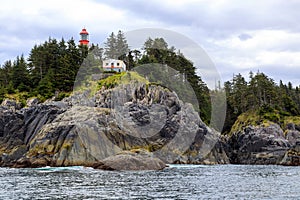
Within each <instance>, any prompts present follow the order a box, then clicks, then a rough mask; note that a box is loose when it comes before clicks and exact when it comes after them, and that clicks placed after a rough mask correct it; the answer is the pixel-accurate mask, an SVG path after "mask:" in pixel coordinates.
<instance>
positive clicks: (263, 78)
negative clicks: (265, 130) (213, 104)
mask: <svg viewBox="0 0 300 200" xmlns="http://www.w3.org/2000/svg"><path fill="white" fill-rule="evenodd" d="M224 90H225V92H226V97H227V101H226V103H227V113H226V121H225V126H224V130H223V131H224V132H228V131H230V128H231V126H232V125H233V123H234V122H235V121H236V119H237V117H238V116H239V115H240V114H242V113H244V112H247V111H249V110H256V111H257V112H258V114H261V115H263V114H264V113H266V112H268V113H271V114H272V113H273V114H274V113H278V115H279V116H297V115H299V114H300V91H299V87H298V86H296V87H293V85H292V83H291V82H288V84H284V83H283V82H282V81H280V82H279V84H276V83H275V82H274V80H273V79H272V78H269V77H268V76H267V75H266V74H264V73H261V72H257V73H256V74H254V73H253V72H250V73H249V80H248V81H246V79H245V78H244V77H243V76H242V75H241V74H237V75H235V76H234V77H233V79H232V80H230V81H227V82H225V83H224ZM271 116H272V115H271ZM273 116H274V117H273V118H270V120H272V121H275V122H279V119H278V117H276V116H275V115H273Z"/></svg>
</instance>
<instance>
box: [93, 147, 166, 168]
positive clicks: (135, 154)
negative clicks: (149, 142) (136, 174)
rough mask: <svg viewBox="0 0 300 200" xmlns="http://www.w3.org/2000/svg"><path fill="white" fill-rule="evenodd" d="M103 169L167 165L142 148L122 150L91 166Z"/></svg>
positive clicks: (163, 166) (160, 166)
mask: <svg viewBox="0 0 300 200" xmlns="http://www.w3.org/2000/svg"><path fill="white" fill-rule="evenodd" d="M93 167H94V168H96V169H104V170H162V169H164V168H165V167H167V165H166V164H165V163H164V162H163V161H162V160H160V159H159V158H156V157H154V155H153V154H152V153H150V152H147V151H144V150H131V151H122V152H120V153H119V154H117V155H114V156H110V157H108V158H106V159H104V160H102V161H101V162H100V163H98V164H95V165H94V166H93Z"/></svg>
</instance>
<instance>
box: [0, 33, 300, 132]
mask: <svg viewBox="0 0 300 200" xmlns="http://www.w3.org/2000/svg"><path fill="white" fill-rule="evenodd" d="M91 51H92V52H93V58H91V59H87V60H88V61H89V62H92V61H93V60H95V59H96V60H100V61H102V60H103V59H105V58H114V59H121V60H123V61H124V62H125V63H126V65H127V69H129V70H134V69H137V66H141V65H145V64H149V63H160V64H162V65H161V66H162V69H161V70H165V69H163V66H169V67H171V68H173V69H174V70H176V74H173V77H177V78H175V79H173V80H172V79H170V77H169V76H168V74H166V73H165V74H164V73H160V72H159V71H158V72H155V71H152V72H151V73H150V74H149V77H148V78H149V80H150V81H152V80H153V81H155V80H157V78H158V79H160V80H166V81H169V82H168V83H167V84H168V85H171V86H172V87H173V89H175V90H176V92H178V93H179V96H181V97H186V98H187V99H188V98H192V96H193V95H196V98H197V101H198V103H199V107H198V108H196V110H197V111H198V112H199V113H200V116H201V118H202V119H203V121H205V122H207V123H209V121H210V116H211V99H210V98H211V97H210V92H212V94H214V93H213V91H210V90H209V89H208V87H207V85H206V83H205V82H204V81H203V80H202V79H201V77H200V76H199V75H197V73H196V67H195V66H194V64H193V63H192V61H190V60H189V59H187V58H186V57H185V56H184V55H183V54H182V53H181V52H180V51H179V50H176V48H175V47H173V46H169V45H168V43H167V42H166V41H165V40H164V39H163V38H148V39H147V40H146V41H145V42H144V44H143V46H142V47H141V49H130V48H129V45H128V43H127V40H126V37H125V35H124V33H123V32H122V31H118V33H117V34H115V33H113V32H112V33H111V34H110V35H109V36H108V38H107V40H106V42H105V45H104V47H103V48H102V47H99V46H98V45H94V44H92V45H90V46H84V45H77V44H76V42H75V40H74V39H73V38H71V39H69V40H68V41H65V40H64V39H61V40H56V39H54V38H49V39H48V40H47V41H45V42H44V43H42V44H39V45H35V46H34V47H33V48H32V49H31V51H30V53H29V56H28V58H27V59H25V58H24V56H23V55H21V56H18V57H17V58H16V59H15V60H13V61H11V60H9V61H6V62H5V63H4V64H3V65H2V66H1V67H0V102H1V101H2V100H3V99H4V98H5V97H7V96H8V95H10V94H23V95H24V96H25V98H29V97H33V96H34V97H38V98H40V99H41V100H42V101H43V100H46V99H48V98H51V97H53V96H54V94H55V93H61V94H64V92H66V93H67V92H71V91H72V90H73V86H74V81H75V79H76V75H77V72H78V70H79V68H80V66H81V64H82V62H83V61H84V60H85V58H88V57H87V56H90V55H89V54H88V53H89V52H91ZM94 65H98V66H99V65H101V63H99V62H95V64H94ZM87 70H93V69H92V68H91V69H87ZM169 73H170V72H169ZM167 76H168V77H167ZM172 81H173V82H172ZM185 81H188V83H189V84H190V86H191V87H192V89H193V92H194V94H192V93H191V92H189V91H187V89H186V88H183V87H181V85H180V84H174V83H175V82H185ZM220 90H223V91H224V92H225V93H226V97H227V98H226V105H227V111H226V119H225V126H224V129H223V132H228V131H229V129H230V128H231V126H232V124H233V123H234V122H235V120H236V119H237V117H238V116H239V115H240V114H242V113H244V112H246V111H248V110H251V109H254V110H255V109H256V110H263V109H265V110H269V111H275V110H276V112H280V114H281V115H291V116H294V115H299V114H300V92H299V88H298V87H293V86H292V84H291V83H288V84H283V82H282V81H280V83H279V84H276V83H275V82H274V80H272V79H271V78H269V77H268V76H267V75H265V74H264V73H260V72H258V73H256V74H254V73H252V72H250V74H249V78H248V81H246V79H245V78H244V77H243V76H242V75H241V74H238V75H235V76H234V77H233V79H232V80H230V81H227V82H225V83H224V88H222V89H221V88H220Z"/></svg>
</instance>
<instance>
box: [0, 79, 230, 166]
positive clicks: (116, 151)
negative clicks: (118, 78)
mask: <svg viewBox="0 0 300 200" xmlns="http://www.w3.org/2000/svg"><path fill="white" fill-rule="evenodd" d="M0 111H1V112H0V155H1V156H0V165H1V166H10V167H41V166H47V165H48V166H71V165H84V166H95V165H97V166H102V164H103V161H106V163H110V165H111V166H112V165H113V164H112V163H113V162H108V160H109V161H111V160H113V161H115V162H117V160H118V159H115V157H114V156H117V158H124V156H119V157H118V155H124V152H127V151H131V152H132V151H134V152H140V151H141V152H145V151H146V152H148V154H149V155H148V154H147V156H146V157H145V156H140V155H145V154H139V155H137V154H126V153H125V154H126V155H129V156H131V157H130V159H131V160H135V159H140V161H142V160H144V161H146V163H148V165H149V163H152V164H151V165H152V166H153V168H155V169H157V168H163V167H162V166H163V165H162V164H161V162H165V163H194V164H224V163H228V162H229V160H228V157H227V155H226V153H225V151H224V143H223V142H222V141H221V140H220V137H219V136H220V134H219V133H218V132H216V131H214V130H213V129H210V128H209V127H207V126H206V125H205V124H204V123H203V122H202V121H201V119H200V117H199V115H198V114H197V113H196V112H195V111H194V109H193V106H192V105H191V104H189V103H184V102H182V101H181V100H180V99H178V97H177V95H176V93H174V92H172V91H170V90H168V89H166V88H164V87H161V86H159V85H157V84H150V83H143V82H138V81H131V82H128V83H126V84H120V85H118V86H115V87H113V88H109V89H108V88H105V87H102V89H101V90H99V91H97V92H96V93H95V94H92V93H91V91H89V90H87V91H85V92H78V93H76V94H73V95H72V96H70V97H68V98H65V99H63V100H62V101H58V102H54V101H49V102H47V103H42V104H30V106H29V107H27V108H22V109H20V108H19V107H18V106H16V105H14V103H12V102H11V103H9V101H7V102H5V103H4V104H3V105H2V106H1V107H0ZM134 155H137V156H136V158H135V159H132V156H134ZM149 159H150V160H149ZM151 159H152V160H151ZM97 163H98V164H97ZM136 163H139V162H136ZM124 165H125V164H124ZM137 165H139V166H143V165H142V164H141V163H139V164H137ZM111 166H108V167H107V168H109V167H111ZM157 166H158V167H157ZM117 169H122V167H120V166H119V165H118V167H117ZM124 169H128V168H126V167H124ZM129 169H137V168H136V166H132V167H131V168H129ZM142 169H151V166H150V167H149V168H145V167H143V168H142Z"/></svg>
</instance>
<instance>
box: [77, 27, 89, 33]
mask: <svg viewBox="0 0 300 200" xmlns="http://www.w3.org/2000/svg"><path fill="white" fill-rule="evenodd" d="M79 34H80V35H88V34H89V33H88V32H87V31H86V29H85V28H83V29H82V31H81V32H80V33H79Z"/></svg>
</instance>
